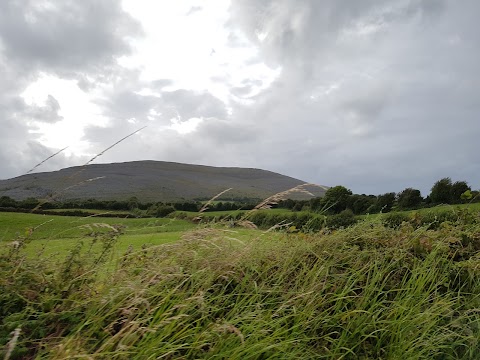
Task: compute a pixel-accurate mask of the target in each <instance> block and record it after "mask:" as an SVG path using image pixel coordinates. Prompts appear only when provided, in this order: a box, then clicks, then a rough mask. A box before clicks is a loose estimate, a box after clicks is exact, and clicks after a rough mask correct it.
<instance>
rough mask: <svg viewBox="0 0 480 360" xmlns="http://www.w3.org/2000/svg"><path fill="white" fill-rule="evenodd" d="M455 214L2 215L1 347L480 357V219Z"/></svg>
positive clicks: (140, 355) (88, 354)
mask: <svg viewBox="0 0 480 360" xmlns="http://www.w3.org/2000/svg"><path fill="white" fill-rule="evenodd" d="M452 211H454V212H455V214H457V216H456V217H454V218H453V217H452V218H451V219H449V220H445V221H442V222H441V223H439V224H438V226H435V227H434V228H432V227H431V226H428V225H422V224H418V226H417V225H415V223H414V222H413V221H407V222H405V221H404V222H401V223H400V224H398V226H395V227H390V226H385V223H384V222H383V220H382V219H381V217H378V216H371V217H367V218H365V219H362V220H360V221H359V222H358V223H356V224H354V225H353V226H350V227H348V228H345V229H341V228H340V229H329V228H324V229H322V230H321V231H316V232H313V231H311V232H303V231H300V232H291V231H288V229H286V230H277V231H266V230H258V229H257V230H255V229H244V228H241V227H238V226H232V224H231V223H229V222H226V223H221V222H220V223H218V222H217V223H206V224H203V223H201V224H198V225H195V224H193V223H192V222H191V221H188V220H179V219H121V218H101V219H100V218H95V217H87V218H75V217H62V216H48V215H34V214H17V213H0V229H1V234H0V239H1V250H0V319H1V323H0V346H1V349H2V350H1V353H0V356H3V358H7V359H8V358H10V359H29V358H37V359H44V358H45V359H65V358H79V359H201V358H204V359H299V358H301V359H478V358H479V355H480V310H479V309H480V276H479V275H480V216H479V212H478V210H477V209H476V208H474V209H470V210H468V216H465V213H464V211H462V210H461V209H460V210H458V209H453V210H452ZM275 212H276V213H277V214H275ZM280 213H281V211H280V210H276V211H274V212H273V213H272V214H275V215H281V214H280ZM205 214H208V213H205ZM216 215H217V216H218V214H216ZM214 216H215V215H214ZM408 216H410V217H412V218H414V213H410V214H409V215H408Z"/></svg>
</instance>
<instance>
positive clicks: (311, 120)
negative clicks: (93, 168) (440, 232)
mask: <svg viewBox="0 0 480 360" xmlns="http://www.w3.org/2000/svg"><path fill="white" fill-rule="evenodd" d="M479 11H480V3H478V2H477V1H474V0H470V1H469V0H466V1H463V2H461V3H459V2H457V1H454V0H444V1H442V0H423V1H422V0H408V1H407V0H404V1H403V0H400V1H399V0H395V1H393V0H391V1H384V0H368V1H355V0H323V1H316V0H275V1H274V0H271V1H268V0H264V1H258V0H233V1H231V3H228V2H226V1H225V2H216V1H194V0H190V1H185V2H183V1H182V2H181V3H180V2H179V3H177V2H162V3H160V4H155V5H153V4H152V2H150V1H146V0H136V1H132V0H125V1H123V2H122V1H114V0H108V1H107V0H102V1H96V0H91V1H73V0H72V1H64V0H62V1H60V0H58V1H27V0H25V1H18V0H15V1H13V0H12V1H8V0H7V1H2V2H0V79H1V81H0V127H1V129H2V130H1V131H0V178H9V177H14V176H18V175H21V174H23V173H25V172H26V171H28V170H29V169H30V168H31V167H33V166H34V165H35V164H36V163H38V162H39V161H41V160H42V159H44V158H46V157H48V156H49V155H51V154H53V153H55V152H56V151H58V150H59V149H60V148H63V147H65V146H70V148H69V150H67V151H65V152H64V153H62V154H60V155H58V156H56V157H55V158H53V159H52V160H50V161H48V162H47V163H45V165H42V167H40V168H39V169H38V171H42V170H43V171H45V170H54V169H59V168H61V167H65V166H74V165H79V164H81V163H83V162H85V160H86V159H88V158H89V157H91V156H92V155H94V154H96V153H98V152H99V151H101V150H103V149H104V148H106V147H107V146H109V145H110V144H112V143H114V142H115V141H117V140H118V139H120V138H122V137H123V136H125V135H127V134H129V133H130V132H133V131H135V130H136V129H138V128H140V127H142V126H147V128H146V129H144V130H142V131H141V132H139V133H138V134H136V135H135V136H132V137H131V138H129V139H128V140H126V141H125V142H123V143H121V144H119V145H118V146H116V147H115V148H113V149H111V150H110V151H109V152H107V153H106V154H105V155H103V156H101V157H100V158H98V160H96V162H97V163H98V162H116V161H131V160H143V159H153V160H166V161H178V162H187V163H195V164H205V165H218V166H242V167H257V168H262V169H266V170H271V171H276V172H279V173H282V174H285V175H289V176H292V177H296V178H299V179H302V180H305V181H308V182H315V183H318V184H324V185H330V186H333V185H337V184H342V185H345V186H347V187H349V188H351V189H352V190H353V191H354V192H357V193H372V194H379V193H384V192H387V191H401V190H402V189H404V188H406V187H415V188H418V189H420V190H422V193H423V195H427V194H428V191H429V189H430V187H431V186H432V184H433V183H434V182H435V181H436V180H438V179H440V178H442V177H445V176H450V177H452V179H454V180H466V181H468V182H469V184H470V185H471V186H472V187H473V188H475V189H478V188H480V185H479V182H480V165H479V164H480V161H479V160H478V155H477V153H478V145H477V144H478V139H477V138H478V135H479V134H480V121H479V118H478V116H479V114H480V101H479V98H478V96H479V95H478V94H479V93H480V74H479V73H480V71H479V68H478V64H480V43H479V42H478V40H477V36H478V35H477V34H478V33H480V25H478V21H477V19H476V17H477V16H478V13H479Z"/></svg>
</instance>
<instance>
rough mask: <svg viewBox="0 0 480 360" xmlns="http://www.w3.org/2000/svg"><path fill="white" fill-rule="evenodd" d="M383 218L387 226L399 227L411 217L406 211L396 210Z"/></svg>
mask: <svg viewBox="0 0 480 360" xmlns="http://www.w3.org/2000/svg"><path fill="white" fill-rule="evenodd" d="M382 220H383V224H384V225H385V226H387V227H390V228H393V229H397V228H399V227H400V225H402V223H404V222H408V221H409V220H410V218H409V216H408V215H406V214H404V213H399V212H395V213H389V214H387V215H385V216H384V217H383V219H382Z"/></svg>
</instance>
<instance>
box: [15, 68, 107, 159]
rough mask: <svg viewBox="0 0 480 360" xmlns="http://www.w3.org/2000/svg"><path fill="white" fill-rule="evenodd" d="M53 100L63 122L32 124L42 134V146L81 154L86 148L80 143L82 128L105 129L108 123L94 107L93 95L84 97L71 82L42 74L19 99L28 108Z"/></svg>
mask: <svg viewBox="0 0 480 360" xmlns="http://www.w3.org/2000/svg"><path fill="white" fill-rule="evenodd" d="M49 95H51V96H53V97H54V98H55V99H56V100H57V101H58V103H59V104H60V109H59V111H58V114H59V115H60V116H61V117H63V120H60V121H59V122H56V123H54V124H51V123H44V122H35V120H34V119H32V121H33V122H35V126H36V128H37V130H35V131H34V132H35V133H39V134H41V137H40V141H41V142H42V144H44V145H46V146H48V147H52V148H63V147H66V146H68V147H69V148H68V150H67V154H68V153H73V154H84V153H85V152H86V151H87V148H88V144H85V143H84V142H83V141H82V137H83V135H84V133H83V129H84V127H85V126H89V125H97V126H104V125H106V124H107V123H108V119H106V118H105V117H104V116H103V115H102V114H101V109H100V108H99V107H98V106H97V105H95V104H94V103H93V101H92V100H93V99H94V96H95V95H96V94H95V93H89V94H87V93H85V92H84V91H82V90H81V89H80V88H79V87H78V85H77V82H76V81H74V80H65V79H60V78H58V77H55V76H51V75H47V74H41V76H40V77H39V78H38V79H37V81H35V82H34V83H32V84H30V85H29V86H28V87H27V88H26V89H25V91H24V92H23V93H22V94H21V97H23V99H24V100H25V102H26V103H27V104H28V105H33V106H42V105H44V104H45V101H46V99H47V98H48V96H49Z"/></svg>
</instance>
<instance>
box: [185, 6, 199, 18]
mask: <svg viewBox="0 0 480 360" xmlns="http://www.w3.org/2000/svg"><path fill="white" fill-rule="evenodd" d="M202 10H203V7H201V6H192V7H191V8H190V10H188V11H187V14H186V15H187V16H190V15H192V14H195V13H197V12H199V11H202Z"/></svg>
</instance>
